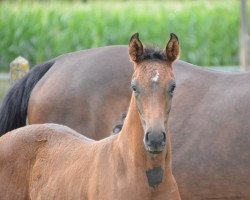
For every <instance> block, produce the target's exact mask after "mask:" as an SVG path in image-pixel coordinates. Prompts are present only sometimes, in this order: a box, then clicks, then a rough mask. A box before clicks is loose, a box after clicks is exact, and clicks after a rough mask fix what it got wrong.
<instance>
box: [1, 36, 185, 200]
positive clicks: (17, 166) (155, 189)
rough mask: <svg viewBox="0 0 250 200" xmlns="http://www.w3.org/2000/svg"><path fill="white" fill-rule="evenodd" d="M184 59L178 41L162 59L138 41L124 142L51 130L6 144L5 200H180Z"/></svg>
mask: <svg viewBox="0 0 250 200" xmlns="http://www.w3.org/2000/svg"><path fill="white" fill-rule="evenodd" d="M178 54H179V42H178V39H177V37H176V36H175V35H174V34H171V38H170V40H169V42H168V44H167V46H166V48H165V49H164V50H163V52H160V51H156V50H152V49H151V50H150V49H145V48H144V47H143V45H142V43H141V41H140V40H139V36H138V34H134V35H133V36H132V38H131V41H130V44H129V56H130V59H131V60H132V61H133V63H134V74H133V77H132V81H131V89H132V90H133V94H132V97H131V102H130V106H129V110H128V114H127V117H126V119H125V122H124V126H123V129H122V130H121V132H120V134H119V135H114V136H110V137H108V138H106V139H103V140H100V141H93V140H90V139H88V138H86V137H84V136H82V135H80V134H78V133H77V132H75V131H73V130H72V129H70V128H68V127H65V126H62V125H56V124H44V125H30V126H26V127H24V128H20V129H17V130H14V131H12V132H9V133H7V134H5V135H4V136H2V137H1V138H0V197H1V199H2V200H12V199H13V200H14V199H15V200H17V199H88V200H98V199H101V200H118V199H119V200H128V199H129V200H178V199H180V196H179V191H178V187H177V184H176V182H175V179H174V177H173V175H172V167H171V165H172V163H171V159H172V158H171V142H170V135H169V130H168V125H167V122H168V117H169V112H170V108H171V99H172V96H173V91H174V88H175V81H174V75H173V72H172V63H173V61H174V60H176V58H177V57H178ZM118 84H119V83H118ZM114 92H115V91H114Z"/></svg>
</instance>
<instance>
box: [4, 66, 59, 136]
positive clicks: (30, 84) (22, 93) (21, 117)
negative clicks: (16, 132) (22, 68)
mask: <svg viewBox="0 0 250 200" xmlns="http://www.w3.org/2000/svg"><path fill="white" fill-rule="evenodd" d="M53 64H54V61H49V62H47V63H45V64H41V65H37V66H36V67H35V68H33V69H32V70H31V71H30V72H29V73H28V74H27V75H26V76H24V77H23V78H22V79H20V80H19V81H18V82H17V83H15V84H14V85H13V86H12V88H11V89H10V90H9V92H8V93H7V95H6V96H5V98H4V100H3V103H2V104H1V107H0V136H1V135H3V134H4V133H6V132H8V131H10V130H13V129H15V128H19V127H22V126H25V124H26V116H27V107H28V101H29V97H30V93H31V91H32V89H33V88H34V86H35V85H36V83H37V82H38V81H39V80H40V78H41V77H42V76H43V75H44V74H45V73H46V72H47V71H48V70H49V69H50V68H51V67H52V66H53Z"/></svg>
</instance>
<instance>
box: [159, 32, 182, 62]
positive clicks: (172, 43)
mask: <svg viewBox="0 0 250 200" xmlns="http://www.w3.org/2000/svg"><path fill="white" fill-rule="evenodd" d="M163 51H164V54H165V55H166V56H167V58H168V60H169V61H170V62H173V61H175V60H176V59H177V58H178V57H179V53H180V47H179V40H178V37H177V36H176V35H175V34H174V33H171V34H170V39H169V41H168V44H167V46H166V47H165V49H164V50H163Z"/></svg>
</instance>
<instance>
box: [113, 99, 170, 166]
mask: <svg viewBox="0 0 250 200" xmlns="http://www.w3.org/2000/svg"><path fill="white" fill-rule="evenodd" d="M166 134H167V138H168V141H167V143H168V145H167V150H164V151H163V152H162V153H160V154H154V155H153V154H150V153H149V152H147V151H146V149H145V146H144V143H143V139H144V130H143V127H142V124H141V119H140V116H139V113H138V110H137V106H136V99H135V96H134V95H132V98H131V101H130V106H129V110H128V114H127V117H126V119H125V121H124V125H123V128H122V130H121V132H120V134H119V136H118V145H119V148H120V150H121V151H122V155H126V159H129V162H131V163H132V164H134V165H135V166H136V167H143V168H146V169H153V168H155V167H161V168H163V169H165V170H171V144H170V139H169V133H168V130H166Z"/></svg>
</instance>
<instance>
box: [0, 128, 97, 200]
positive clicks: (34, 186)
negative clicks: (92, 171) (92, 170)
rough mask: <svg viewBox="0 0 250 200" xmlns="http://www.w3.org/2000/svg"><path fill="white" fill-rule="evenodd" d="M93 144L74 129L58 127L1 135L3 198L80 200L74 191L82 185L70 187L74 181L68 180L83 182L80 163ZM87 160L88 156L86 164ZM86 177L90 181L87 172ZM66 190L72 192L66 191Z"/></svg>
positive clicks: (10, 199) (0, 157)
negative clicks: (70, 183)
mask: <svg viewBox="0 0 250 200" xmlns="http://www.w3.org/2000/svg"><path fill="white" fill-rule="evenodd" d="M91 143H92V142H91V140H90V139H87V138H86V137H84V136H82V135H80V134H78V133H76V132H75V131H73V130H72V129H70V128H67V127H65V126H62V125H55V124H46V125H31V126H27V127H24V128H21V129H17V130H14V131H12V132H10V133H8V134H6V135H4V136H2V137H1V138H0V196H1V199H3V200H5V199H6V200H12V199H15V200H16V199H29V198H31V199H32V197H33V198H35V199H37V198H38V199H40V198H41V199H54V198H55V196H56V198H57V199H62V197H63V198H64V199H75V198H78V199H80V195H81V193H79V192H74V191H73V189H74V188H75V189H76V190H77V189H79V186H81V184H76V185H75V186H74V187H72V186H70V185H67V184H68V183H69V182H72V181H70V180H69V179H75V180H81V179H80V176H81V174H79V173H77V172H78V171H79V168H84V165H80V163H79V162H77V161H78V160H79V158H80V157H82V156H83V155H82V153H81V152H86V149H88V146H91ZM88 159H89V157H88V156H87V155H85V161H86V163H88V161H90V160H88ZM52 174H53V175H52ZM84 176H85V178H87V173H85V174H84ZM60 188H62V189H63V191H60ZM67 188H70V189H71V191H68V192H66V191H65V189H67ZM13 191H15V192H13ZM43 191H47V192H46V193H43ZM48 191H49V192H48ZM62 194H63V196H60V195H62ZM65 194H66V196H65ZM67 195H68V196H67ZM71 195H74V196H71ZM76 195H79V197H78V196H76Z"/></svg>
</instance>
